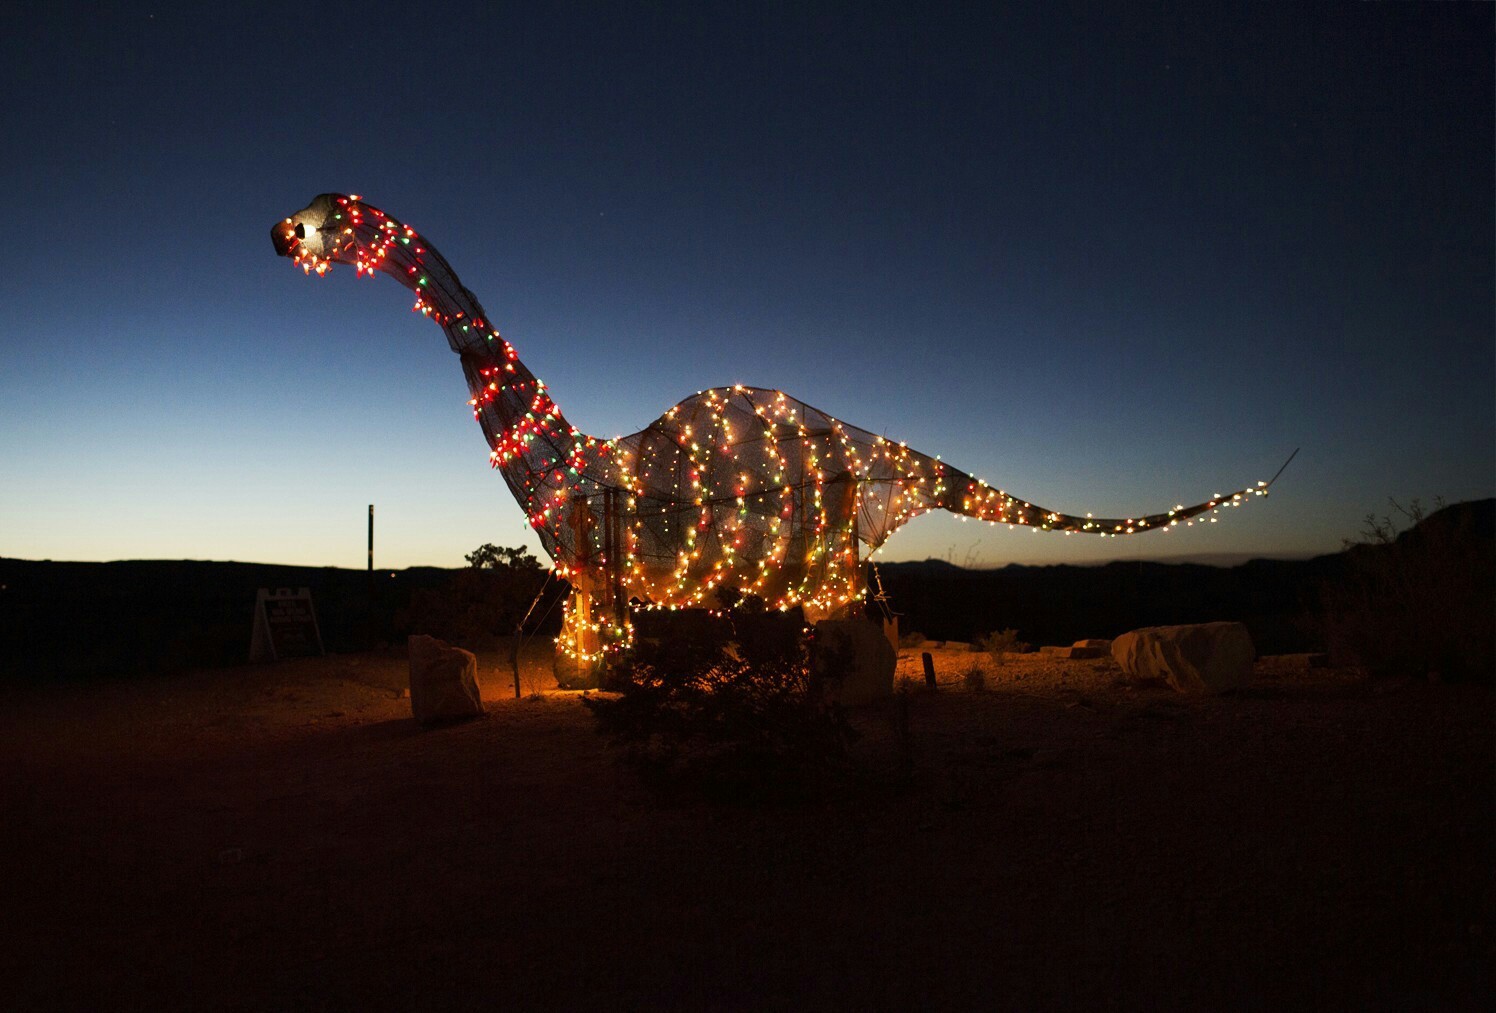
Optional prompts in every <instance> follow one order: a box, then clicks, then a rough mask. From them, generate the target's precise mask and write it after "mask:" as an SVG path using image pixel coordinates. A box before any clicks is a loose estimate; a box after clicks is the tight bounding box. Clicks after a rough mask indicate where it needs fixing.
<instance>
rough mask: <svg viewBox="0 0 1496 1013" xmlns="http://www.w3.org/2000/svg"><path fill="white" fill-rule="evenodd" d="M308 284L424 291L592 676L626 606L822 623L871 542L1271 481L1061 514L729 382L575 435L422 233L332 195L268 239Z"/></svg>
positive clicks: (1210, 505) (1085, 524) (1055, 519)
mask: <svg viewBox="0 0 1496 1013" xmlns="http://www.w3.org/2000/svg"><path fill="white" fill-rule="evenodd" d="M270 234H271V240H272V242H273V243H274V245H275V250H276V253H278V254H280V255H282V256H287V257H290V258H291V259H292V260H293V261H294V262H295V263H296V264H298V265H300V266H301V268H302V269H303V270H305V271H307V272H309V273H310V272H312V271H315V272H316V273H317V274H319V275H320V274H324V273H326V272H327V271H328V270H329V269H330V268H331V266H332V265H333V264H334V263H340V262H341V263H351V264H353V265H354V268H355V270H356V271H357V273H358V274H359V275H365V274H367V275H369V276H370V277H372V276H373V275H374V274H376V273H383V274H388V275H392V276H393V277H395V278H396V279H397V280H399V281H400V283H401V284H403V285H405V287H406V288H408V289H410V290H411V291H412V292H413V293H415V297H416V302H415V306H414V309H415V310H416V311H418V312H420V313H423V314H425V315H426V316H429V317H430V318H431V319H432V320H434V321H435V322H436V323H437V324H438V325H440V326H441V328H442V330H443V331H444V332H445V333H446V335H447V341H448V343H449V344H450V345H451V347H452V350H453V351H454V352H456V353H457V354H458V355H459V356H460V357H461V359H462V368H463V372H464V374H465V375H466V376H467V382H468V389H469V391H470V393H471V395H472V398H471V400H470V401H469V402H468V403H469V404H470V405H471V406H472V408H473V414H474V416H475V417H476V419H477V420H478V422H479V424H480V425H481V426H482V428H483V433H484V435H485V436H486V437H487V438H488V444H489V447H490V454H489V457H490V461H491V463H492V465H493V467H495V468H497V469H498V470H499V471H500V472H501V473H502V474H503V476H504V479H505V481H506V482H508V484H509V488H510V490H511V491H512V492H513V493H514V496H515V498H516V499H517V500H518V501H519V503H520V506H521V507H522V508H523V509H524V511H525V513H526V515H527V516H528V518H529V521H530V524H531V525H532V526H533V527H534V529H535V531H536V532H537V534H538V535H539V537H540V540H541V544H542V545H543V546H544V548H545V551H546V552H547V553H548V554H549V555H550V556H551V558H552V559H553V560H554V562H555V568H556V571H557V572H558V573H559V574H560V575H562V576H564V577H565V578H566V579H567V580H569V581H570V583H571V586H572V594H571V597H570V599H569V601H568V604H567V611H566V617H565V620H564V625H563V632H562V636H561V638H560V639H559V640H558V645H559V646H560V648H561V649H562V651H563V652H565V653H566V654H568V655H570V656H571V657H572V658H573V659H574V660H575V661H576V662H579V663H582V664H588V663H592V662H594V661H596V660H597V659H599V658H601V657H602V656H604V655H605V654H606V653H608V652H610V651H613V650H616V649H619V648H622V647H625V646H626V645H627V644H628V642H629V629H630V627H629V622H628V614H627V609H628V603H629V600H630V599H633V600H634V601H636V602H638V603H641V604H645V605H660V606H666V607H682V606H692V605H698V604H702V603H710V602H711V601H712V599H713V596H714V595H715V593H716V592H717V591H718V590H719V589H726V588H735V589H737V590H738V591H740V592H742V593H745V594H753V595H757V596H758V597H760V598H762V599H763V600H765V601H766V602H768V603H770V604H771V605H776V606H778V607H780V608H789V607H791V606H794V605H800V606H802V607H803V608H804V609H805V612H806V615H807V617H808V618H809V619H811V620H812V621H813V620H815V619H817V618H821V617H825V616H827V615H830V614H833V613H835V612H837V611H839V610H841V609H844V608H845V607H847V606H848V605H849V604H850V603H851V602H853V601H854V600H855V599H857V598H858V597H860V596H861V595H862V594H863V593H864V589H863V587H862V585H861V582H860V573H861V559H860V556H859V545H865V546H867V547H868V548H869V550H873V549H876V548H878V547H879V546H881V545H882V544H883V543H884V542H885V541H886V540H887V539H888V537H889V536H890V535H892V534H893V533H894V532H895V531H896V530H898V528H899V527H900V526H902V525H903V524H905V523H906V522H908V521H909V520H910V519H912V518H914V517H916V516H918V515H919V514H922V513H924V512H926V511H928V510H934V509H944V510H949V511H951V512H953V513H956V514H962V515H965V516H968V517H974V518H977V519H979V520H984V521H991V522H996V523H1004V524H1009V525H1020V524H1021V525H1031V526H1034V527H1037V528H1040V529H1043V530H1048V531H1064V532H1067V533H1071V532H1085V533H1091V534H1098V535H1103V536H1115V535H1120V534H1133V533H1136V532H1142V531H1152V530H1154V529H1158V528H1168V527H1171V526H1173V525H1177V524H1180V523H1185V524H1188V523H1192V520H1191V519H1192V518H1194V517H1196V516H1198V515H1200V514H1204V513H1206V512H1209V511H1214V510H1215V509H1216V508H1218V507H1221V506H1225V505H1230V506H1237V505H1240V504H1242V503H1244V502H1246V501H1247V500H1248V499H1249V498H1250V497H1251V496H1253V495H1265V494H1266V492H1267V486H1268V485H1269V483H1264V482H1259V483H1257V485H1256V486H1255V487H1253V488H1249V489H1244V490H1241V491H1239V492H1235V493H1232V494H1231V495H1229V496H1221V495H1216V496H1213V497H1211V498H1210V499H1209V500H1206V501H1205V502H1203V503H1197V504H1195V505H1194V506H1189V507H1185V506H1176V507H1175V508H1174V509H1172V510H1168V511H1165V512H1162V513H1154V514H1148V515H1146V516H1141V517H1127V518H1120V517H1108V518H1095V517H1091V516H1090V515H1086V516H1084V517H1081V516H1077V515H1072V514H1064V513H1058V512H1055V511H1052V510H1047V509H1044V508H1042V507H1038V506H1035V505H1033V504H1032V503H1029V502H1027V501H1024V500H1020V499H1018V498H1015V497H1013V496H1010V495H1008V494H1007V493H1005V492H1003V491H1002V490H1000V489H995V488H993V487H992V486H989V485H988V484H987V483H985V482H982V481H979V480H978V479H975V478H973V477H971V476H970V475H967V474H966V473H965V472H962V471H958V470H957V469H955V468H952V467H950V466H949V465H947V464H944V463H942V462H941V461H940V459H939V458H937V457H929V456H927V455H925V454H922V453H919V452H918V451H914V450H910V449H909V448H908V447H906V446H905V445H904V444H902V443H895V442H891V441H889V440H886V439H884V438H883V437H881V436H877V435H875V434H873V433H870V432H867V431H866V430H863V429H858V428H857V427H855V426H851V425H848V424H847V423H844V422H841V421H839V420H837V419H835V418H832V417H831V416H829V415H827V414H826V413H824V412H822V411H819V410H817V409H815V408H812V407H810V406H809V405H807V404H805V403H803V402H801V401H797V400H795V399H794V398H791V397H789V396H788V395H786V394H784V393H782V392H781V391H777V390H764V389H761V388H755V387H743V386H734V387H718V388H713V389H711V390H706V391H702V392H700V393H698V394H696V395H695V396H694V397H689V398H687V399H686V400H684V401H682V402H681V403H680V404H678V405H676V406H675V407H674V408H671V409H670V410H669V411H667V412H666V413H665V414H664V415H662V416H661V417H660V418H659V419H657V420H656V421H654V422H653V423H651V424H650V425H649V426H647V427H646V428H644V429H641V430H640V431H639V432H637V433H634V434H633V435H631V436H622V437H618V438H616V439H611V440H605V439H598V438H596V437H592V436H587V435H585V434H583V433H582V432H580V431H579V430H577V429H576V427H574V426H572V425H570V424H569V423H568V422H567V421H566V419H565V417H564V416H562V414H561V411H560V409H559V408H557V407H556V404H555V402H554V401H552V400H551V398H550V396H549V395H548V394H547V393H546V388H545V384H543V383H542V382H541V381H540V380H538V379H536V377H535V375H534V374H533V373H531V372H530V371H529V370H528V369H527V368H525V365H524V363H522V362H521V361H520V360H519V357H518V355H516V354H515V351H514V348H513V347H512V346H511V345H510V344H509V343H508V342H507V341H505V340H504V339H503V338H502V337H501V336H500V334H499V331H498V329H497V328H496V327H495V326H494V325H493V323H492V322H491V321H490V320H489V317H488V314H487V313H486V312H485V311H484V309H483V307H482V305H481V304H480V303H479V302H478V300H477V298H475V297H474V296H473V294H472V293H471V292H469V291H468V290H467V289H466V288H464V287H463V285H462V283H461V282H460V281H459V280H458V279H457V275H456V274H455V273H454V272H453V271H452V269H451V267H450V266H449V265H448V264H447V262H446V260H445V259H443V257H442V256H441V254H439V253H438V252H437V251H436V250H435V248H433V247H432V246H431V245H430V244H429V243H428V242H426V240H425V239H423V238H421V237H420V236H419V235H417V234H416V232H415V230H413V229H411V228H410V227H409V226H407V225H405V224H403V223H401V222H399V221H397V220H396V219H394V218H392V217H390V216H389V215H387V214H385V213H384V212H383V211H381V210H379V209H378V208H375V207H373V206H372V205H370V204H367V203H365V202H364V201H363V200H362V199H361V198H359V197H358V196H356V195H355V196H345V195H342V194H322V195H320V196H319V197H317V198H316V199H315V200H313V201H312V203H311V204H310V205H309V206H308V207H307V208H306V209H305V210H302V211H298V212H297V213H296V214H294V215H292V216H291V217H289V218H286V219H284V220H283V221H281V222H277V223H276V224H275V225H274V226H273V227H272V228H271V233H270Z"/></svg>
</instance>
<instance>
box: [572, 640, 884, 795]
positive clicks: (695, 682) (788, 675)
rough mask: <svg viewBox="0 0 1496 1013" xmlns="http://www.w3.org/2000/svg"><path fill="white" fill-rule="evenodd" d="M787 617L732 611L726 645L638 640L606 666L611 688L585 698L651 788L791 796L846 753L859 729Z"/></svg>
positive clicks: (600, 727)
mask: <svg viewBox="0 0 1496 1013" xmlns="http://www.w3.org/2000/svg"><path fill="white" fill-rule="evenodd" d="M774 620H779V622H778V623H777V624H776V623H775V622H774ZM787 625H789V624H788V623H786V622H784V621H783V620H782V618H781V617H778V616H777V615H773V616H754V615H751V614H750V615H734V616H733V617H732V620H731V628H732V632H733V639H731V640H730V641H725V640H720V639H718V640H716V642H715V643H714V642H713V639H714V638H712V637H710V636H704V637H699V638H695V639H696V640H697V642H696V643H694V644H685V645H682V644H680V643H677V642H673V640H672V641H661V642H658V643H653V644H643V645H640V647H639V649H637V650H636V652H635V655H634V657H632V658H631V659H629V660H628V661H627V662H625V663H624V664H622V665H619V666H618V667H617V668H615V669H614V670H613V672H612V673H611V679H610V684H609V686H610V688H611V689H613V690H615V691H616V692H617V696H616V697H612V698H609V697H588V698H584V700H583V703H584V704H585V705H586V706H587V708H588V709H589V710H590V711H591V712H592V714H593V717H594V718H595V719H596V721H597V731H598V732H599V733H600V734H602V735H605V736H607V737H608V738H609V740H610V741H611V742H612V743H613V744H614V745H615V746H619V747H621V748H622V749H624V750H625V756H626V758H627V760H628V761H629V762H630V763H631V764H632V765H633V766H634V767H635V768H636V769H637V770H638V771H639V772H640V773H641V775H643V776H644V778H645V780H646V781H647V782H648V783H649V784H651V785H652V786H654V787H656V788H659V789H662V790H665V791H669V792H676V791H681V790H685V789H692V790H699V791H702V792H703V793H705V794H707V795H708V796H711V797H715V798H719V799H721V800H724V801H762V800H765V799H771V798H784V797H791V796H795V795H798V794H800V793H802V792H803V791H804V790H806V789H808V788H809V787H810V786H811V785H812V783H813V782H814V781H815V780H816V779H817V778H818V777H819V776H820V775H822V774H824V773H826V772H827V771H829V770H831V769H833V768H835V767H836V766H838V765H839V764H840V763H841V762H842V761H843V760H844V759H845V758H846V755H847V750H848V748H849V747H850V745H851V743H852V741H853V740H854V739H855V738H856V733H855V731H854V730H853V729H852V727H851V725H850V724H849V723H848V722H847V719H846V715H845V713H844V712H843V711H842V709H841V707H839V706H837V705H836V704H832V703H827V702H826V701H825V698H824V694H823V693H822V692H821V690H820V687H819V686H817V685H815V684H814V681H813V680H812V678H811V672H810V666H809V658H808V652H807V650H806V646H805V644H804V641H803V639H801V638H800V637H798V636H797V637H793V638H791V637H789V636H788V635H787V634H786V633H785V632H784V630H783V629H780V628H779V627H784V626H787ZM795 629H796V631H797V632H798V629H799V627H798V625H796V626H795Z"/></svg>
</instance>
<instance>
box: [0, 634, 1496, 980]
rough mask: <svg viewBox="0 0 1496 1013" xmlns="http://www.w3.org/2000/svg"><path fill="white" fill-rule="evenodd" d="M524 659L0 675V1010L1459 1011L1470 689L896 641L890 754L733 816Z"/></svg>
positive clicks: (534, 647) (1268, 668)
mask: <svg viewBox="0 0 1496 1013" xmlns="http://www.w3.org/2000/svg"><path fill="white" fill-rule="evenodd" d="M548 647H549V645H548V644H544V643H532V644H530V645H528V646H527V648H526V651H525V654H524V658H523V668H524V684H523V691H524V692H523V695H522V698H520V699H515V698H514V694H513V688H512V684H511V681H510V679H511V676H510V672H509V668H508V657H507V651H506V650H505V649H503V648H502V647H501V648H500V649H498V650H496V651H495V652H493V653H492V654H484V655H481V656H480V684H481V687H482V690H483V694H484V698H485V702H486V707H487V713H486V714H485V716H484V717H482V718H479V719H476V720H473V721H469V722H466V723H460V724H451V725H445V726H440V727H436V728H430V729H425V728H422V727H420V726H418V725H417V724H416V723H415V722H414V721H413V720H412V719H411V715H410V702H409V699H408V698H407V697H405V696H403V695H402V690H403V689H404V688H405V687H406V685H407V670H406V663H405V659H404V656H403V652H401V651H398V650H392V651H388V652H383V653H374V654H359V655H342V656H330V657H327V658H319V659H309V660H299V661H288V662H283V663H279V664H273V665H264V666H253V667H243V668H236V669H227V670H222V669H220V670H210V671H201V672H192V673H188V674H180V675H174V676H169V677H167V676H161V677H155V678H145V679H139V678H136V679H132V680H128V681H127V680H116V681H103V682H100V681H94V682H89V683H82V682H74V683H69V684H65V685H61V686H52V687H34V686H33V687H29V688H16V689H11V690H8V691H7V693H6V698H5V703H4V707H3V710H0V803H3V806H4V813H5V820H4V824H5V829H4V833H3V835H0V841H3V849H4V854H3V856H0V859H3V863H4V865H3V868H4V870H5V889H4V912H5V914H4V921H5V925H6V932H5V935H6V937H7V941H6V943H5V945H4V946H3V947H0V954H3V956H0V974H3V981H4V988H5V992H6V993H7V995H8V1001H7V1003H6V1005H8V1006H9V1007H10V1008H14V1009H28V1010H41V1009H115V1010H124V1009H150V1010H161V1009H193V1010H207V1009H246V1010H249V1009H255V1010H259V1009H277V1010H291V1009H313V1010H315V1009H384V1008H398V1009H444V1008H450V1007H454V1006H457V1007H466V1006H478V1005H480V1004H481V1005H483V1006H485V1007H495V1008H521V1009H525V1008H534V1009H551V1008H563V1009H566V1008H583V1007H587V1008H606V1009H641V1010H644V1009H651V1010H652V1009H740V1008H754V1009H791V1008H817V1009H822V1008H825V1009H837V1008H859V1009H868V1008H872V1009H942V1008H951V1009H955V1008H971V1009H1077V1008H1086V1009H1094V1008H1121V1009H1158V1008H1194V1009H1275V1008H1284V1007H1292V1008H1323V1009H1358V1010H1360V1009H1369V1008H1382V1009H1407V1008H1441V1009H1462V1008H1477V1007H1480V1008H1484V1002H1485V1001H1486V1000H1487V999H1488V998H1489V995H1490V992H1491V988H1492V985H1493V983H1492V980H1491V979H1492V967H1493V966H1496V962H1493V956H1496V946H1493V943H1496V924H1493V921H1492V902H1493V878H1496V872H1493V870H1496V863H1493V859H1496V835H1493V799H1496V773H1493V772H1496V763H1493V760H1496V745H1493V726H1496V722H1493V707H1492V702H1493V701H1492V694H1491V692H1490V691H1489V690H1485V689H1479V688H1472V687H1464V686H1444V685H1430V684H1427V683H1424V682H1414V681H1401V682H1398V681H1392V682H1387V681H1379V682H1366V681H1363V680H1360V679H1358V678H1357V677H1356V675H1355V673H1352V672H1345V671H1336V670H1327V669H1311V668H1307V667H1304V666H1302V665H1300V664H1296V663H1295V662H1294V661H1293V660H1292V659H1289V660H1287V661H1278V660H1274V659H1264V660H1263V661H1260V662H1259V663H1258V666H1257V669H1256V674H1255V679H1254V682H1253V684H1252V685H1251V686H1250V687H1249V688H1247V689H1245V690H1243V691H1238V692H1235V693H1232V694H1229V695H1223V696H1218V697H1186V696H1181V695H1179V694H1176V693H1174V692H1173V691H1171V690H1169V689H1167V688H1165V687H1160V686H1141V687H1139V686H1129V685H1127V684H1125V683H1124V682H1122V680H1121V679H1120V672H1119V671H1118V669H1116V667H1115V666H1114V665H1113V664H1112V663H1111V662H1110V660H1109V659H1108V660H1096V661H1080V660H1056V659H1052V658H1042V657H1037V656H1025V657H1022V658H1012V659H1010V660H1008V661H1007V662H1006V663H1004V664H1001V665H995V664H994V663H993V662H992V660H991V659H989V658H987V657H986V656H985V655H976V654H972V653H970V652H967V651H963V650H961V649H960V648H959V647H957V646H948V647H936V646H934V645H930V646H928V647H926V648H925V649H928V650H930V651H931V653H932V654H933V655H934V658H935V663H936V667H937V670H938V672H939V674H940V679H941V685H940V686H939V688H938V690H937V691H935V692H933V693H931V692H926V691H923V690H921V691H918V692H913V693H911V694H910V695H909V696H908V704H909V707H908V715H909V720H908V735H907V737H906V738H905V739H904V740H903V741H905V742H906V743H907V748H901V747H900V745H899V742H900V739H899V737H898V736H897V735H896V734H895V727H896V725H895V721H894V720H893V708H892V707H891V706H890V707H873V708H869V709H866V710H862V711H860V712H858V713H857V714H856V715H855V719H854V720H855V724H856V725H857V726H858V728H859V730H860V731H861V732H862V737H861V739H860V740H859V741H858V743H857V744H856V746H855V747H854V758H853V761H854V762H853V764H852V766H851V769H850V770H847V771H843V772H840V773H838V774H837V775H836V776H835V777H834V778H832V779H831V780H830V781H829V782H828V783H827V784H825V785H824V786H822V787H820V788H819V789H818V790H817V791H816V792H814V793H812V795H811V796H810V797H807V798H802V799H799V800H796V801H783V802H764V803H758V804H754V805H741V804H732V803H730V802H721V801H707V800H703V799H700V798H694V799H693V798H691V797H684V798H682V797H669V798H665V797H661V796H659V795H657V794H654V793H652V792H651V791H650V790H648V789H646V788H645V787H643V786H642V785H641V783H640V782H639V780H638V779H637V778H636V776H635V775H634V773H633V772H632V771H631V770H630V769H629V768H628V767H626V766H624V765H622V764H621V763H620V762H619V761H618V759H617V757H616V756H615V753H614V751H613V750H611V749H610V748H609V747H608V744H607V743H606V742H605V741H604V740H602V739H601V738H600V737H599V736H598V735H597V734H595V733H594V731H593V719H592V716H591V715H590V713H589V712H588V711H587V710H586V709H585V708H584V707H583V706H582V704H581V702H580V701H579V699H578V696H579V695H578V694H575V693H563V692H559V691H557V690H555V688H554V683H553V682H551V681H550V680H549V678H548V676H547V674H546V672H547V669H548V657H549V654H548ZM918 654H919V652H918V651H904V652H902V656H901V659H900V666H901V668H900V671H901V675H906V676H911V677H915V678H918V673H919V671H920V668H919V665H920V662H919V657H918ZM974 662H976V663H980V664H981V665H983V666H984V667H985V676H986V682H987V688H986V689H985V690H983V691H974V690H973V689H971V688H970V687H969V686H968V685H967V683H966V681H965V680H964V679H963V674H964V673H965V671H966V670H967V669H968V668H969V667H970V666H971V665H972V664H973V663H974ZM920 681H921V682H922V679H921V680H920Z"/></svg>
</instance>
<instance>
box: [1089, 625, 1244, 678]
mask: <svg viewBox="0 0 1496 1013" xmlns="http://www.w3.org/2000/svg"><path fill="white" fill-rule="evenodd" d="M1256 654H1257V651H1256V648H1254V647H1253V646H1252V637H1251V635H1250V634H1248V633H1247V628H1246V627H1245V626H1243V625H1242V624H1241V623H1201V624H1198V625H1194V626H1150V627H1147V628H1145V629H1141V630H1133V631H1132V632H1131V633H1124V634H1122V635H1121V636H1120V637H1118V638H1117V639H1116V640H1114V641H1112V657H1113V658H1115V659H1116V661H1117V664H1118V665H1121V666H1122V672H1123V674H1124V675H1126V676H1127V677H1128V678H1130V679H1162V680H1163V681H1164V682H1167V683H1168V684H1169V685H1170V686H1172V687H1174V688H1175V689H1177V690H1178V691H1179V692H1181V693H1221V692H1224V691H1225V690H1228V689H1235V688H1236V687H1237V686H1242V685H1245V684H1246V682H1247V680H1248V679H1250V678H1251V676H1252V661H1253V659H1254V658H1255V657H1256Z"/></svg>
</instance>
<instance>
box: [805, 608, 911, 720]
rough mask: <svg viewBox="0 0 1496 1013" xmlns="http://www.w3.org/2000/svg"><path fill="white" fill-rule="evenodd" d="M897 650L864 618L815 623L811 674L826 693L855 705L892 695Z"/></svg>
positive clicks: (845, 704)
mask: <svg viewBox="0 0 1496 1013" xmlns="http://www.w3.org/2000/svg"><path fill="white" fill-rule="evenodd" d="M898 660H899V659H898V653H897V652H896V651H895V650H894V648H893V645H892V644H890V643H889V642H888V638H887V637H886V636H884V635H883V631H882V630H881V629H879V628H878V627H877V626H874V625H873V624H872V623H870V622H868V621H867V620H865V619H823V620H821V621H820V622H818V623H816V635H815V647H814V650H813V652H812V654H811V660H810V665H811V674H812V675H813V677H814V678H815V679H816V680H817V681H818V682H820V684H821V685H822V686H824V687H825V692H826V697H827V699H830V700H836V701H838V702H840V703H841V704H842V705H843V706H847V707H856V706H858V705H860V704H866V703H872V702H873V701H874V700H882V699H885V698H887V697H891V696H893V673H894V669H895V668H897V667H898Z"/></svg>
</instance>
